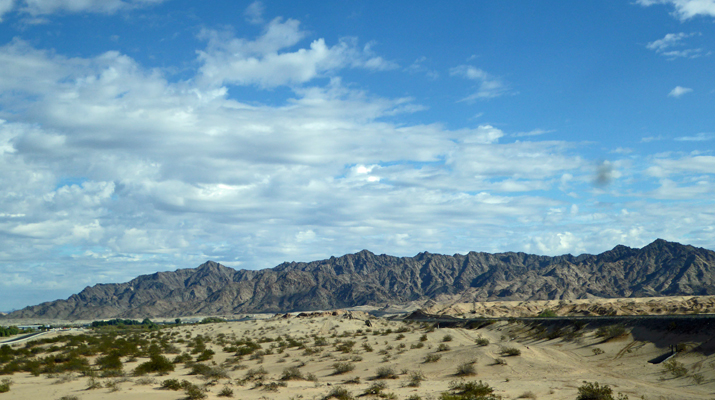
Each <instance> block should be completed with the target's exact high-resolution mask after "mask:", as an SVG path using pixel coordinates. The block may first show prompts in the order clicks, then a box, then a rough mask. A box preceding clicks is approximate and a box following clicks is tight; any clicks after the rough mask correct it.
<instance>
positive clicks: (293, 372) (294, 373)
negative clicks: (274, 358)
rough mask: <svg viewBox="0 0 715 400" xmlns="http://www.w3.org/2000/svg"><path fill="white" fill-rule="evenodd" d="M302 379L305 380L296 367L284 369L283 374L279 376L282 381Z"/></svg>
mask: <svg viewBox="0 0 715 400" xmlns="http://www.w3.org/2000/svg"><path fill="white" fill-rule="evenodd" d="M302 379H305V377H304V376H303V373H302V372H300V370H299V369H298V367H290V368H286V369H284V370H283V374H282V375H281V380H282V381H290V380H302Z"/></svg>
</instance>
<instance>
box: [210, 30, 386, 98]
mask: <svg viewBox="0 0 715 400" xmlns="http://www.w3.org/2000/svg"><path fill="white" fill-rule="evenodd" d="M201 37H202V38H203V39H205V40H207V42H208V46H207V48H206V50H203V51H199V59H200V61H201V62H202V64H203V65H202V66H201V69H200V73H201V79H202V81H203V82H204V83H206V84H209V85H214V86H216V85H223V84H234V85H257V86H259V87H262V88H272V87H276V86H280V85H294V84H302V83H305V82H309V81H311V80H313V79H315V78H317V77H322V76H329V75H330V74H331V73H333V72H335V71H337V70H339V69H342V68H364V69H368V70H387V69H393V68H396V67H397V64H395V63H393V62H391V61H388V60H385V59H384V58H382V57H380V56H378V55H376V54H374V52H373V51H372V44H371V43H368V44H366V45H365V46H363V47H362V48H359V47H358V42H357V39H355V38H343V39H341V40H340V42H339V43H337V44H335V45H334V46H329V45H328V44H327V43H326V42H325V40H324V39H322V38H320V39H315V40H313V41H312V42H311V43H310V45H309V47H308V48H301V49H298V50H296V51H290V50H288V49H289V48H291V47H292V46H294V45H296V44H298V43H299V42H300V41H301V40H303V39H304V38H306V37H307V32H305V31H302V30H301V29H300V22H299V21H297V20H294V19H288V20H283V19H282V18H275V19H273V20H272V21H271V22H269V23H268V25H267V26H266V27H265V30H264V32H263V34H262V35H261V36H260V37H258V38H256V39H255V40H252V41H251V40H246V39H238V38H233V37H232V36H231V35H230V34H229V33H227V32H218V31H214V30H204V31H203V32H202V33H201Z"/></svg>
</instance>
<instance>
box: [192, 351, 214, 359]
mask: <svg viewBox="0 0 715 400" xmlns="http://www.w3.org/2000/svg"><path fill="white" fill-rule="evenodd" d="M214 354H216V353H215V352H214V351H213V350H211V349H206V350H204V351H202V352H201V354H199V356H198V357H196V361H208V360H210V359H212V358H213V356H214Z"/></svg>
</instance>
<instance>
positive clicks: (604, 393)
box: [576, 381, 628, 400]
mask: <svg viewBox="0 0 715 400" xmlns="http://www.w3.org/2000/svg"><path fill="white" fill-rule="evenodd" d="M576 400H628V396H626V395H624V394H622V393H619V394H618V398H617V399H615V398H614V397H613V389H611V387H610V386H608V385H603V386H599V384H598V382H593V383H591V382H586V381H584V382H583V385H581V386H580V387H579V388H578V397H576Z"/></svg>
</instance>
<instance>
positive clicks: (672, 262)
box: [4, 239, 715, 320]
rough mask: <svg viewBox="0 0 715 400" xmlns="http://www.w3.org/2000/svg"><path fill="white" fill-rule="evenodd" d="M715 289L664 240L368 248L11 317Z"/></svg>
mask: <svg viewBox="0 0 715 400" xmlns="http://www.w3.org/2000/svg"><path fill="white" fill-rule="evenodd" d="M712 294H715V252H713V251H711V250H707V249H702V248H696V247H693V246H689V245H682V244H679V243H674V242H667V241H665V240H662V239H658V240H656V241H655V242H653V243H651V244H649V245H648V246H645V247H643V248H641V249H636V248H630V247H627V246H622V245H619V246H616V247H615V248H613V249H612V250H609V251H606V252H604V253H601V254H598V255H589V254H584V255H580V256H572V255H563V256H557V257H548V256H538V255H531V254H526V253H514V252H507V253H497V254H491V253H477V252H470V253H468V254H466V255H461V254H455V255H453V256H447V255H440V254H431V253H427V252H424V253H419V254H417V255H416V256H414V257H394V256H389V255H375V254H373V253H371V252H369V251H367V250H363V251H360V252H358V253H355V254H347V255H344V256H342V257H331V258H329V259H326V260H320V261H313V262H309V263H303V262H300V263H298V262H291V263H283V264H280V265H278V266H276V267H274V268H270V269H264V270H238V271H237V270H234V269H232V268H228V267H225V266H223V265H221V264H218V263H215V262H213V261H208V262H206V263H204V264H202V265H201V266H199V267H198V268H192V269H179V270H176V271H173V272H157V273H154V274H150V275H143V276H139V277H137V278H135V279H133V280H131V281H129V282H126V283H119V284H98V285H95V286H92V287H87V288H85V289H84V290H82V291H81V292H80V293H79V294H75V295H72V296H70V297H69V298H68V299H66V300H57V301H53V302H47V303H43V304H40V305H36V306H30V307H26V308H24V309H22V310H18V311H14V312H12V313H10V314H9V315H7V316H5V317H4V318H13V319H19V318H56V319H69V320H73V319H96V318H116V317H121V318H143V317H177V316H185V315H197V314H203V315H217V314H234V313H257V312H287V311H310V310H327V309H336V308H345V307H355V306H360V305H378V306H381V305H385V304H401V303H407V302H410V301H419V300H428V299H435V298H439V297H440V296H441V297H444V296H449V297H451V298H457V299H459V300H460V301H462V302H471V301H494V300H502V301H503V300H554V299H584V298H594V297H600V298H617V297H653V296H688V295H712Z"/></svg>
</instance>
